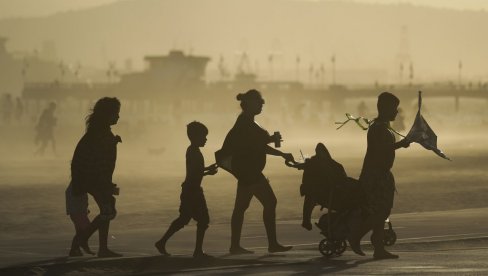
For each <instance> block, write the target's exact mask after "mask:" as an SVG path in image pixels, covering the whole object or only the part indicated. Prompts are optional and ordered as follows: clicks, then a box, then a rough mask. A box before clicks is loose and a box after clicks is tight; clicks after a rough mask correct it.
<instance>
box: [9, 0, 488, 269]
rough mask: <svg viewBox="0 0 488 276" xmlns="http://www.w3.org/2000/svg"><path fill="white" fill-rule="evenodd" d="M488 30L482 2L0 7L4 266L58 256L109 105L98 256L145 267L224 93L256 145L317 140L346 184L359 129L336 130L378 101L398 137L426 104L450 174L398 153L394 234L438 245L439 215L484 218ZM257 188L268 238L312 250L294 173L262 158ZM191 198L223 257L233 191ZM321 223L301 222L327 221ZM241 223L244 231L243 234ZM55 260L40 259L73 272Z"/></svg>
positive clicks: (230, 181) (104, 1) (224, 121)
mask: <svg viewBox="0 0 488 276" xmlns="http://www.w3.org/2000/svg"><path fill="white" fill-rule="evenodd" d="M487 29H488V1H476V0H465V1H462V0H459V1H456V0H444V1H443V0H383V1H381V0H348V1H339V0H232V1H231V0H83V1H76V0H43V1H36V0H15V1H9V0H0V136H1V138H0V219H1V220H2V223H1V224H0V268H2V267H4V266H10V265H14V264H15V265H20V264H23V263H27V262H31V261H42V260H45V259H49V260H51V259H53V258H54V257H53V256H58V255H59V256H65V255H66V254H67V247H69V245H70V242H71V238H72V235H73V234H74V229H73V224H72V223H71V221H70V218H69V216H67V215H66V210H65V209H66V208H65V207H66V206H65V189H66V187H67V186H68V184H69V183H70V180H71V170H70V168H71V161H72V158H73V153H74V150H75V147H76V145H77V143H78V141H79V140H80V138H81V137H82V136H83V135H84V134H85V131H86V124H85V123H86V118H87V115H88V114H89V113H90V112H91V110H92V108H93V105H94V103H95V102H96V101H97V100H98V99H99V98H101V97H105V96H108V97H117V98H118V99H120V102H121V109H120V118H119V120H118V123H117V124H116V125H113V126H112V132H113V133H114V134H116V135H120V136H121V140H122V143H120V144H118V146H117V163H116V168H115V172H114V177H113V182H114V183H117V185H118V186H119V187H120V195H119V196H117V203H116V204H117V211H118V213H117V217H116V219H115V220H114V221H113V222H111V226H110V235H111V240H110V241H109V243H110V244H114V245H116V246H118V248H117V249H116V250H119V249H120V248H122V250H127V252H129V254H128V256H129V257H131V256H132V257H133V255H130V254H131V253H130V252H132V251H131V250H134V251H133V252H136V250H140V248H144V245H145V243H148V245H147V246H148V248H149V249H147V251H144V250H146V249H144V250H143V251H137V253H134V254H136V256H137V258H139V257H141V256H148V255H149V256H152V254H153V253H154V255H155V254H156V253H157V252H156V250H155V248H154V247H153V243H154V241H151V242H148V239H153V237H156V236H160V235H161V234H162V232H163V231H164V230H165V229H167V227H168V225H169V224H170V223H171V221H172V220H173V219H174V218H176V217H177V216H178V214H179V204H180V197H179V196H180V192H181V184H182V182H183V181H184V179H185V173H186V167H185V166H186V162H185V158H186V155H185V152H186V150H187V147H188V145H189V143H190V142H189V141H188V137H187V132H186V131H187V129H186V127H187V124H188V123H190V122H192V121H195V120H196V121H200V122H202V123H204V124H205V125H206V126H207V127H208V129H209V133H208V136H207V138H208V141H207V143H206V145H205V147H203V148H201V151H202V154H203V156H204V158H205V165H210V164H212V163H214V162H215V152H216V151H218V150H219V149H221V147H222V144H223V141H224V138H225V137H226V135H227V133H228V132H229V130H230V129H231V128H232V127H233V125H234V123H235V122H236V118H237V117H238V116H239V114H240V113H241V106H240V102H239V101H237V100H236V95H237V94H238V93H244V92H246V91H247V90H249V89H253V88H255V89H258V90H259V91H261V93H262V95H263V98H264V100H265V103H264V107H263V111H262V114H260V115H258V116H256V121H257V122H258V123H259V124H260V126H262V127H263V128H265V129H266V130H267V131H268V132H269V133H274V132H275V131H279V132H280V133H281V135H282V136H283V141H282V146H281V147H280V150H282V151H283V152H290V153H292V154H293V155H294V157H295V159H296V160H298V161H299V162H304V161H305V159H307V158H310V157H311V156H312V155H314V154H315V152H314V151H315V147H316V145H317V143H319V142H322V143H324V144H325V145H326V147H327V148H328V150H329V151H330V153H331V155H332V157H333V158H334V159H335V160H336V161H337V162H339V163H341V164H342V165H343V166H344V168H345V170H346V172H347V174H348V176H350V177H353V178H356V179H358V178H359V175H360V173H361V168H362V165H363V160H364V156H365V153H366V148H367V132H366V131H364V130H362V129H361V128H360V127H358V126H357V124H356V123H355V122H353V121H351V122H349V123H348V124H346V125H345V126H344V127H342V128H340V129H337V128H338V126H339V123H340V122H343V121H344V120H346V119H347V117H346V115H345V114H346V113H350V114H352V115H353V116H363V117H365V118H368V119H373V118H375V117H376V116H377V97H378V95H379V94H380V93H381V92H383V91H390V92H392V93H393V94H395V95H396V96H398V98H399V99H400V106H399V107H400V109H401V110H400V112H399V114H398V116H397V120H396V121H395V122H393V123H392V127H393V128H394V129H396V130H398V131H399V132H400V134H403V135H406V134H407V133H408V132H409V130H410V128H411V127H412V124H413V122H414V120H415V116H416V114H417V112H418V110H419V107H418V99H419V98H418V95H419V94H418V93H419V91H422V96H423V98H422V100H423V101H422V109H421V114H422V116H423V117H424V118H425V120H426V121H427V122H428V124H429V126H430V127H431V128H432V129H433V131H434V132H435V134H436V135H437V146H438V148H439V149H441V150H442V151H443V152H444V153H445V154H446V155H447V156H448V157H449V158H450V159H451V160H452V161H447V160H445V159H442V158H440V157H439V156H437V155H436V154H434V153H433V152H432V151H428V150H426V149H425V148H423V147H422V146H420V145H419V144H417V143H412V144H411V146H410V147H409V148H407V149H399V150H398V151H397V152H396V160H395V164H394V167H393V169H392V172H393V174H394V175H395V181H396V188H397V192H396V193H395V204H394V208H393V213H392V221H393V223H394V225H395V226H397V225H398V226H399V228H398V229H402V230H400V232H399V233H405V234H406V235H407V236H408V238H407V242H409V240H408V239H412V240H416V239H419V240H422V241H424V240H423V238H424V237H425V236H428V237H436V238H438V237H443V235H444V233H432V232H429V231H433V230H432V229H436V231H439V230H437V229H446V230H452V229H454V228H456V227H457V226H456V227H451V226H452V225H451V224H450V223H454V222H452V221H449V220H446V221H445V222H443V221H442V220H441V219H440V218H439V217H444V216H445V217H449V215H450V214H452V213H456V214H457V216H458V217H462V216H463V214H470V210H475V209H476V211H473V212H474V213H476V214H477V215H480V214H481V215H482V214H484V212H486V211H487V210H488V202H487V201H486V198H487V197H488V185H487V184H488V171H487V170H486V167H487V165H488V144H487V143H486V142H485V141H486V137H487V135H488V130H487V127H488V62H487V61H488V51H487V50H486V49H488V36H487V35H486V30H487ZM50 107H54V111H52V112H53V113H52V114H53V120H52V121H51V122H50V126H51V127H52V133H53V137H54V140H55V149H53V148H52V147H51V144H50V143H48V142H52V141H51V140H49V141H47V140H46V139H45V140H46V145H47V146H46V147H43V141H44V140H43V137H42V135H41V134H40V133H41V131H40V130H41V129H42V128H43V125H42V123H40V122H41V121H42V119H41V118H42V117H43V116H44V115H43V114H45V113H46V112H47V111H48V110H49V108H50ZM361 122H362V121H361ZM44 138H45V137H44ZM396 139H397V141H398V140H400V139H402V137H401V135H397V136H396ZM270 145H272V144H270ZM264 174H265V175H266V177H268V178H269V180H270V184H271V186H272V188H273V190H274V192H275V194H276V198H277V209H276V213H277V214H276V217H277V220H278V228H279V229H278V233H279V234H280V239H281V237H286V238H290V240H293V242H295V243H297V245H298V246H304V244H306V243H309V242H310V240H312V242H315V239H318V240H317V243H318V241H319V238H321V236H320V233H319V231H317V229H316V228H315V226H314V228H313V231H312V232H305V230H304V229H302V227H301V225H300V223H301V222H300V220H301V219H302V215H303V213H302V207H303V197H301V196H300V184H302V174H303V171H298V170H296V169H294V168H289V167H287V166H285V164H284V162H283V159H282V158H280V157H274V156H269V155H268V157H267V164H266V168H265V170H264ZM202 187H203V190H204V191H205V197H206V200H207V204H208V209H209V212H210V228H209V230H208V231H209V232H212V231H213V227H215V229H218V230H215V231H216V232H213V235H214V236H213V237H214V238H213V240H211V241H210V242H209V243H210V244H212V246H213V247H211V248H212V249H211V250H214V252H218V254H220V253H221V252H224V251H225V252H227V250H228V247H229V240H224V238H223V237H225V239H226V238H227V237H228V235H227V234H229V235H230V221H231V216H232V211H233V208H234V203H235V202H234V201H235V196H236V187H237V185H236V179H235V178H234V177H233V176H232V175H231V174H230V173H228V172H226V171H224V170H223V169H219V172H218V174H217V175H215V176H208V177H207V176H206V177H205V178H204V181H203V184H202ZM89 209H90V211H91V213H90V214H89V217H90V218H91V219H93V218H94V217H95V216H96V215H97V214H98V208H97V204H96V203H95V202H94V200H93V199H92V198H91V196H90V200H89ZM319 209H320V208H316V209H315V211H314V213H313V216H312V218H313V221H314V222H315V221H317V220H318V219H319V217H320V215H321V214H323V213H324V212H325V209H324V210H319ZM450 212H452V213H450ZM463 212H465V213H463ZM437 214H442V216H441V215H439V217H436V215H437ZM424 215H425V217H424ZM262 216H263V208H262V205H260V204H259V202H258V200H256V199H253V200H252V201H251V205H250V208H249V210H248V211H247V212H246V214H245V223H244V225H245V226H244V232H245V233H244V236H243V239H244V240H245V241H244V242H245V243H247V242H249V244H253V246H256V248H258V250H262V249H263V248H265V247H262V246H265V245H266V241H265V236H264V228H262V229H261V228H258V226H259V227H261V226H262ZM464 217H466V218H470V216H469V215H467V216H464ZM406 218H408V219H412V221H413V220H415V219H417V221H415V223H418V224H420V225H422V227H419V228H421V229H418V228H415V229H414V228H413V226H412V228H408V227H410V226H408V227H405V226H404V225H407V224H408V223H411V221H410V220H408V219H406ZM428 218H434V219H436V223H439V224H438V225H436V227H437V228H435V227H433V228H430V226H431V225H430V224H429V223H430V219H428ZM402 219H404V220H403V221H402ZM405 221H408V223H407V224H404V223H405ZM439 221H440V222H439ZM415 223H413V224H408V225H417V224H415ZM442 223H445V225H444V224H442ZM456 223H461V222H459V221H458V222H456ZM246 225H252V227H253V228H252V229H253V230H249V228H247V229H248V230H249V231H250V232H246V231H247V230H246ZM256 225H257V226H256ZM283 225H287V226H283ZM456 225H457V224H456ZM476 225H477V226H476V227H480V228H482V227H484V226H483V225H484V224H483V223H482V222H480V223H477V224H476ZM480 225H481V226H480ZM424 226H425V227H424ZM470 227H471V226H467V227H466V230H465V232H466V233H465V232H460V233H457V232H456V233H454V234H453V235H459V236H463V235H474V233H476V234H477V235H478V236H476V238H484V239H486V236H488V234H486V233H484V232H483V233H481V232H482V231H484V230H483V229H484V228H482V230H479V229H478V228H476V229H477V230H472V229H473V228H470ZM194 228H195V223H194V222H193V221H192V222H191V223H190V227H189V228H187V229H186V230H184V231H183V232H182V234H181V236H178V237H177V238H176V240H175V243H174V244H172V245H171V246H172V247H171V246H170V248H171V249H172V250H173V249H174V252H175V254H176V255H179V254H180V255H183V258H186V257H187V255H188V254H189V253H188V252H189V251H191V249H192V248H191V247H192V246H193V238H194ZM188 229H190V230H188ZM255 229H258V230H256V231H257V232H253V231H255ZM425 229H427V230H425ZM456 229H457V228H456ZM261 230H262V231H261ZM424 230H425V231H426V232H422V231H424ZM478 230H479V231H481V232H477V231H478ZM188 231H191V237H192V238H191V239H190V238H188V237H190V236H189V234H188V233H189V232H188ZM259 231H261V232H263V233H261V232H259ZM280 231H282V232H280ZM294 231H295V232H294ZM402 231H403V232H402ZM456 231H457V230H456ZM251 232H252V234H251ZM141 233H142V234H141ZM222 233H227V234H225V235H224V234H222ZM256 233H257V234H256ZM451 234H452V233H451ZM226 235H227V236H226ZM95 236H96V235H95ZM95 236H94V238H92V239H91V241H90V244H91V245H95V244H96V242H97V241H98V239H97V238H96V237H95ZM305 236H306V239H305V238H304V237H305ZM444 236H447V234H446V235H444ZM119 237H122V238H119ZM127 237H139V238H140V240H139V239H137V240H130V241H129V240H127ZM219 237H220V238H221V239H222V240H219ZM450 237H451V236H450ZM463 237H464V236H463ZM470 237H471V236H470ZM286 238H283V240H285V241H284V242H286ZM301 238H304V240H300V239H301ZM400 238H402V237H400ZM366 239H369V236H368V237H367V238H366ZM485 242H486V241H485ZM261 243H262V244H261ZM290 243H291V242H290ZM60 244H63V245H64V244H65V246H60ZM188 244H191V246H189V245H188ZM134 245H137V246H139V247H137V248H138V249H134V248H133V247H131V246H134ZM425 246H426V247H427V248H428V247H429V245H425ZM463 246H464V245H463ZM187 247H188V248H187ZM316 247H317V246H316V244H315V243H314V244H313V252H314V253H317V256H319V254H320V253H318V252H315V251H317V250H316ZM3 248H4V249H3ZM94 248H95V247H94ZM393 248H394V247H393ZM407 248H408V246H407ZM309 249H310V248H308V249H307V250H308V253H307V254H311V253H310V252H312V250H309ZM48 251H49V252H48ZM46 252H48V253H46ZM53 252H54V253H53ZM133 252H132V253H133ZM148 252H149V253H148ZM210 253H212V251H210ZM349 253H350V252H349ZM297 254H298V255H300V254H302V253H297ZM351 254H352V253H351ZM346 255H347V253H346ZM45 256H49V258H46V257H45ZM283 256H285V257H286V255H283ZM307 256H308V255H307ZM179 257H181V256H179ZM280 257H281V255H280ZM302 257H303V256H302ZM134 258H135V259H137V258H136V257H134ZM307 258H308V257H307ZM124 260H126V259H124ZM127 260H128V262H127V265H128V266H129V263H131V262H130V261H129V260H131V258H127ZM137 260H138V259H137ZM170 260H171V259H170ZM310 260H312V261H313V262H315V261H317V259H316V258H315V257H313V258H308V259H307V261H310ZM64 261H65V260H57V259H55V261H54V263H56V262H59V263H62V264H63V265H66V267H68V268H69V267H70V265H72V263H71V261H72V260H71V259H70V260H68V262H67V263H64ZM300 261H303V260H301V259H300ZM59 263H57V264H59ZM74 263H76V262H74ZM102 263H103V262H100V264H102ZM345 263H348V261H345ZM473 263H476V262H475V261H473ZM29 265H32V264H29ZM49 265H51V264H49ZM49 265H47V266H49ZM76 265H80V266H81V265H82V264H80V263H77V264H76ZM327 265H330V264H329V263H327V264H325V265H324V267H325V266H327ZM333 265H336V264H333ZM434 265H442V264H434ZM354 266H360V265H359V263H358V265H356V263H355V265H354ZM43 267H44V265H43ZM407 267H410V268H411V267H415V266H414V265H409V266H407ZM183 268H185V266H184V265H183ZM110 269H112V268H110ZM257 269H259V268H257ZM68 270H69V269H68ZM68 270H66V271H68ZM46 271H47V270H46ZM102 271H103V270H102ZM107 271H108V270H107ZM480 271H481V270H480ZM482 271H483V272H485V271H488V269H487V270H482ZM85 272H86V271H85ZM315 272H316V271H313V272H310V273H308V274H314V273H315ZM321 272H323V271H321ZM346 272H347V271H346ZM370 272H371V271H370ZM373 272H374V271H372V272H371V273H373ZM66 273H68V272H66ZM97 273H101V274H103V272H100V271H97ZM121 273H122V274H123V272H121ZM141 273H142V272H141ZM196 273H198V272H196ZM0 274H2V272H1V270H0ZM41 274H42V273H41ZM54 274H55V273H54ZM95 274H96V273H95ZM304 274H307V273H304ZM317 274H318V273H317ZM386 274H388V272H386Z"/></svg>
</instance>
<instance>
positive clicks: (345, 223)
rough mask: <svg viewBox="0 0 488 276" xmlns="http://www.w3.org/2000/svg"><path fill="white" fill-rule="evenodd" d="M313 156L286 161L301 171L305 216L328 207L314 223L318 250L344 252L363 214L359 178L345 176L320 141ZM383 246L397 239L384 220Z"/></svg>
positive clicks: (301, 191) (326, 254)
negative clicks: (315, 208)
mask: <svg viewBox="0 0 488 276" xmlns="http://www.w3.org/2000/svg"><path fill="white" fill-rule="evenodd" d="M315 151H316V155H315V156H313V157H311V158H309V159H306V160H305V162H304V163H294V164H291V163H287V165H288V166H290V167H294V168H297V169H299V170H303V178H302V185H301V186H300V194H301V195H302V196H304V197H305V199H304V213H303V214H304V221H305V216H307V217H308V218H307V219H310V215H311V213H312V210H313V206H315V205H319V206H321V208H322V209H323V208H327V209H328V212H327V213H326V214H324V215H322V216H321V217H320V219H319V221H318V222H317V223H315V225H316V226H317V227H318V228H319V229H320V233H321V234H322V235H323V236H324V237H325V238H324V239H322V240H321V241H320V243H319V247H318V249H319V251H320V253H322V255H324V256H326V257H334V256H340V255H342V253H344V252H345V251H346V248H347V243H346V239H347V237H348V234H349V230H350V229H351V228H352V227H358V226H359V222H360V221H361V219H362V218H361V216H362V208H361V207H362V205H363V200H364V196H363V194H362V193H363V192H362V189H361V187H360V184H359V181H358V180H356V179H354V178H351V177H348V176H347V174H346V172H345V170H344V167H343V166H342V165H341V164H340V163H338V162H336V161H335V160H333V159H332V157H331V156H330V154H329V152H328V150H327V148H326V147H325V146H324V145H323V144H322V143H319V144H318V145H317V147H316V149H315ZM385 225H386V226H387V228H385V235H384V243H385V245H393V244H394V243H395V242H396V233H395V231H394V230H393V226H392V224H391V222H390V221H389V220H387V221H385Z"/></svg>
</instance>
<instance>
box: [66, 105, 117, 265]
mask: <svg viewBox="0 0 488 276" xmlns="http://www.w3.org/2000/svg"><path fill="white" fill-rule="evenodd" d="M119 112H120V101H119V100H118V99H117V98H108V97H105V98H101V99H99V100H98V101H97V102H96V103H95V106H94V107H93V109H92V111H91V113H90V114H89V115H88V116H87V118H86V132H85V134H84V135H83V137H82V138H81V139H80V141H79V142H78V145H77V146H76V149H75V152H74V155H73V159H72V162H71V186H72V191H71V193H72V195H73V196H80V195H83V194H87V193H88V194H90V195H92V196H93V198H94V199H95V202H96V203H97V205H98V207H99V209H100V214H99V215H98V216H96V217H95V219H93V221H92V222H91V223H90V225H89V226H88V227H87V228H86V229H85V230H83V231H82V232H81V233H78V234H77V240H78V242H79V244H80V245H85V244H87V240H88V238H89V237H90V236H91V235H92V234H93V233H94V232H95V231H96V230H98V233H99V250H98V257H120V256H122V255H121V254H118V253H115V252H113V251H111V250H109V249H108V246H107V240H108V231H109V227H110V221H111V220H112V219H114V218H115V216H116V213H117V212H116V210H115V197H114V194H118V188H117V187H116V184H114V183H113V182H112V174H113V172H114V169H115V161H116V159H117V144H118V143H119V142H122V140H121V139H120V136H118V135H117V136H116V135H114V134H113V133H112V131H111V128H110V127H111V126H112V125H115V124H117V122H118V120H119Z"/></svg>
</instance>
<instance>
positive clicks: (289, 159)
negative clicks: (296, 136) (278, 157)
mask: <svg viewBox="0 0 488 276" xmlns="http://www.w3.org/2000/svg"><path fill="white" fill-rule="evenodd" d="M282 157H283V158H285V161H286V162H289V163H290V162H291V163H296V161H295V158H293V154H291V153H283V155H282Z"/></svg>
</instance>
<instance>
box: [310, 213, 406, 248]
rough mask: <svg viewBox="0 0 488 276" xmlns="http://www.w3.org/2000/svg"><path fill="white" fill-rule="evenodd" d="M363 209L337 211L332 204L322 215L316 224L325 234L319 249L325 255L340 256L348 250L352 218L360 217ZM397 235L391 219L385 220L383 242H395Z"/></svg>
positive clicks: (387, 243)
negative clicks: (347, 241)
mask: <svg viewBox="0 0 488 276" xmlns="http://www.w3.org/2000/svg"><path fill="white" fill-rule="evenodd" d="M360 216H361V209H360V208H354V207H353V208H351V209H344V210H339V211H336V210H334V209H333V205H330V207H329V208H328V212H327V213H326V214H324V215H322V216H321V217H320V219H319V221H318V222H316V223H315V225H316V226H317V227H318V228H319V229H320V234H322V235H323V236H324V239H322V240H321V241H320V242H319V247H318V249H319V251H320V253H322V255H324V256H325V257H335V256H340V255H342V253H344V252H345V251H346V248H347V243H346V239H347V236H348V234H349V231H350V227H351V223H350V221H351V220H354V219H360ZM396 240H397V235H396V233H395V231H394V230H393V225H392V223H391V221H390V220H389V219H387V220H386V221H385V228H384V236H383V243H384V244H385V245H387V246H391V245H393V244H395V242H396Z"/></svg>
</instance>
